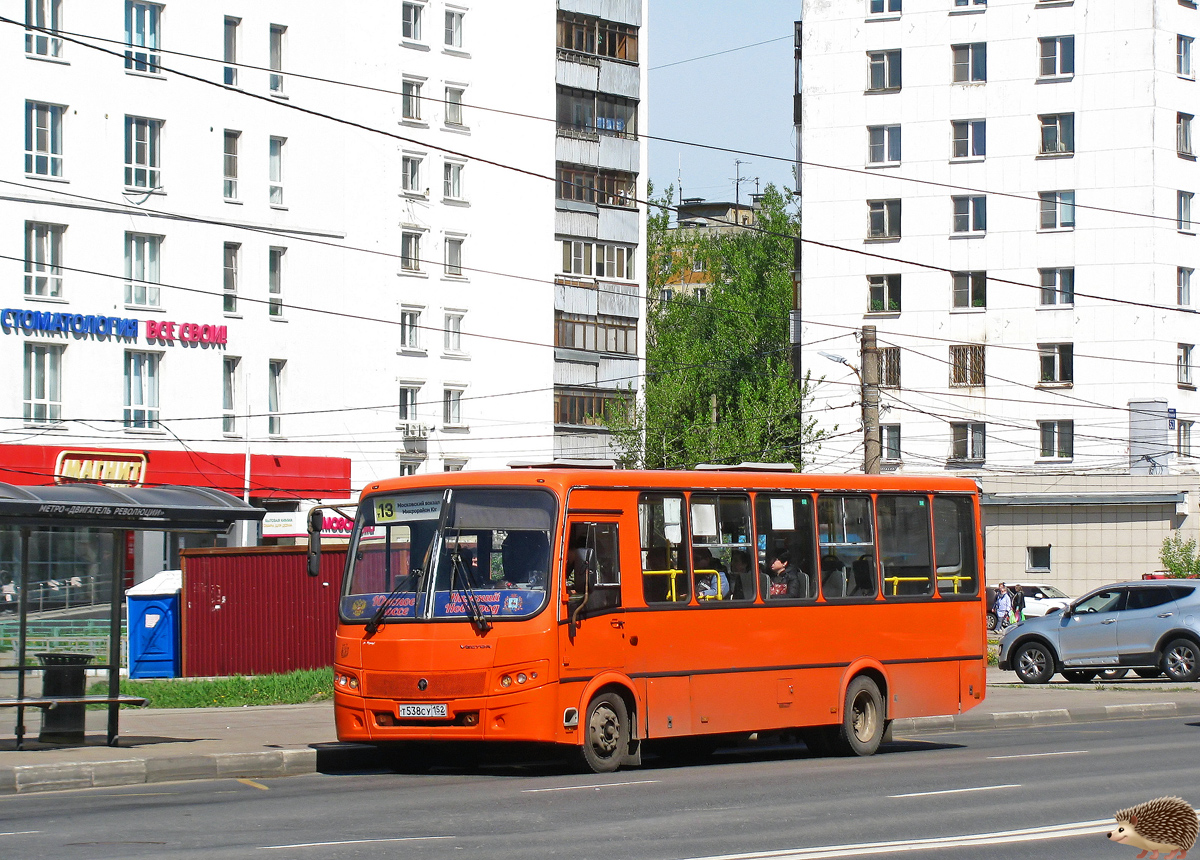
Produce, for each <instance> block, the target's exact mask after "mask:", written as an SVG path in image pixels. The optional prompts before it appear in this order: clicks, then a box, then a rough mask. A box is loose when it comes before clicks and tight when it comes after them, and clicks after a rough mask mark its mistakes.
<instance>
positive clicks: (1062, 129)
mask: <svg viewBox="0 0 1200 860" xmlns="http://www.w3.org/2000/svg"><path fill="white" fill-rule="evenodd" d="M1038 122H1039V123H1040V124H1041V128H1042V133H1041V139H1040V141H1039V143H1038V155H1039V156H1048V157H1049V156H1053V157H1067V156H1072V155H1074V154H1075V114H1074V113H1071V112H1067V113H1044V114H1038Z"/></svg>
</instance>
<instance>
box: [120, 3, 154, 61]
mask: <svg viewBox="0 0 1200 860" xmlns="http://www.w3.org/2000/svg"><path fill="white" fill-rule="evenodd" d="M162 9H163V7H162V6H158V5H156V4H154V3H138V2H134V0H125V44H126V45H128V46H129V49H128V50H126V51H125V68H126V69H132V70H133V71H135V72H150V73H152V74H159V61H160V60H161V59H162V58H161V57H160V56H159V53H158V49H159V48H161V47H162V45H161V44H160V43H159V40H160V38H161V26H162Z"/></svg>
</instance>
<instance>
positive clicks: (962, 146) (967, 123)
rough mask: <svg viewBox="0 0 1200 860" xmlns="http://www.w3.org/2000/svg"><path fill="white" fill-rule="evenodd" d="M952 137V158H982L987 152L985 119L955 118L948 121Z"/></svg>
mask: <svg viewBox="0 0 1200 860" xmlns="http://www.w3.org/2000/svg"><path fill="white" fill-rule="evenodd" d="M950 129H951V132H952V136H953V139H954V149H953V155H952V156H951V157H952V158H983V157H984V156H985V155H986V154H987V121H986V120H982V119H967V120H956V121H954V122H952V123H950Z"/></svg>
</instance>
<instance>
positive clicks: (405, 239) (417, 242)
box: [400, 231, 421, 272]
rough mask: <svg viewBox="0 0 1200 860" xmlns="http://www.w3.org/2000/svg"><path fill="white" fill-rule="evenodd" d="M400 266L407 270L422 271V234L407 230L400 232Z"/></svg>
mask: <svg viewBox="0 0 1200 860" xmlns="http://www.w3.org/2000/svg"><path fill="white" fill-rule="evenodd" d="M400 268H401V269H403V270H404V271H406V272H419V271H421V234H420V233H412V232H409V231H405V232H403V233H401V234H400Z"/></svg>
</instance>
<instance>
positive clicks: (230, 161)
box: [224, 129, 242, 200]
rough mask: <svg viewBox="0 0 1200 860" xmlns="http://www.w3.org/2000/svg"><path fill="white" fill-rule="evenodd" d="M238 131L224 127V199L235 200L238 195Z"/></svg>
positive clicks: (239, 134)
mask: <svg viewBox="0 0 1200 860" xmlns="http://www.w3.org/2000/svg"><path fill="white" fill-rule="evenodd" d="M241 137H242V133H241V132H240V131H230V130H229V129H225V188H224V194H225V199H226V200H237V195H238V187H237V180H238V141H239V140H240V139H241Z"/></svg>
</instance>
